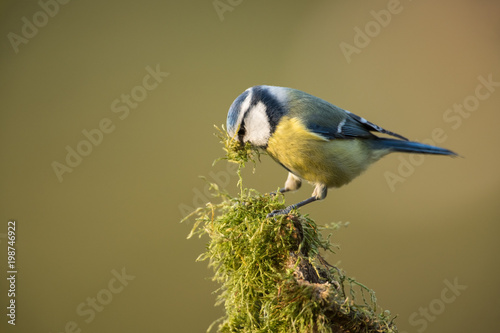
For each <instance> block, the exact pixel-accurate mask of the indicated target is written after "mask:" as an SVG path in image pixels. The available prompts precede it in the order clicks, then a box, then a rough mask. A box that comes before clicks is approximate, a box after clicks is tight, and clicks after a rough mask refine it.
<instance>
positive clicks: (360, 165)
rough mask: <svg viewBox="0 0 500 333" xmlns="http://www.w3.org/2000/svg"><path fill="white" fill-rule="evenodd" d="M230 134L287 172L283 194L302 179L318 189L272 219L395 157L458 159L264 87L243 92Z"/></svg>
mask: <svg viewBox="0 0 500 333" xmlns="http://www.w3.org/2000/svg"><path fill="white" fill-rule="evenodd" d="M227 132H228V134H229V135H230V136H231V137H234V138H236V139H237V140H239V141H240V142H241V143H246V142H249V143H250V144H252V145H254V146H256V147H259V148H262V149H264V150H265V151H266V152H267V153H268V155H269V156H271V157H272V158H273V159H274V160H275V161H276V162H278V163H279V164H281V165H282V166H283V167H284V168H285V169H286V170H288V172H289V173H288V178H287V180H286V182H285V187H283V188H282V189H280V192H282V193H284V192H288V191H295V190H298V189H299V188H300V186H301V184H302V180H306V181H308V182H310V183H311V184H313V185H315V188H314V191H313V193H312V196H311V197H310V198H308V199H306V200H304V201H301V202H299V203H297V204H294V205H291V206H288V207H287V208H285V209H282V210H276V211H273V212H271V213H270V214H269V215H268V216H274V215H279V214H288V213H289V212H290V211H291V210H292V209H295V208H298V207H301V206H304V205H306V204H308V203H311V202H313V201H316V200H322V199H324V198H325V197H326V194H327V191H328V188H332V187H334V188H337V187H341V186H343V185H346V184H348V183H349V182H350V181H351V180H353V179H354V178H356V177H357V176H359V175H360V174H361V173H362V172H363V171H365V170H366V169H367V168H368V166H369V165H370V164H372V163H373V162H375V161H377V160H379V159H380V158H381V157H383V156H385V155H387V154H389V153H392V152H405V153H419V154H436V155H452V156H454V155H456V154H455V153H454V152H452V151H450V150H448V149H444V148H439V147H434V146H430V145H426V144H422V143H417V142H412V141H408V139H406V138H405V137H403V136H401V135H399V134H396V133H394V132H390V131H387V130H385V129H383V128H382V127H380V126H377V125H375V124H373V123H371V122H369V121H367V120H366V119H364V118H361V117H359V116H357V115H355V114H353V113H351V112H349V111H346V110H344V109H341V108H339V107H337V106H335V105H332V104H330V103H328V102H327V101H325V100H323V99H321V98H318V97H315V96H312V95H310V94H307V93H305V92H303V91H300V90H296V89H291V88H284V87H274V86H264V85H262V86H255V87H252V88H249V89H247V90H245V91H244V92H243V93H242V94H241V95H240V96H238V97H237V98H236V99H235V100H234V102H233V103H232V105H231V107H230V108H229V112H228V115H227ZM374 132H375V133H377V132H378V133H382V134H386V135H388V136H392V137H394V138H386V137H379V136H376V135H375V134H373V133H374Z"/></svg>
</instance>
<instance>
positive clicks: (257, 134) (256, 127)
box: [243, 102, 271, 146]
mask: <svg viewBox="0 0 500 333" xmlns="http://www.w3.org/2000/svg"><path fill="white" fill-rule="evenodd" d="M245 129H246V135H245V137H244V138H243V140H244V141H249V142H251V143H252V144H254V145H256V146H266V145H267V141H268V140H269V137H270V136H271V125H270V124H269V119H268V117H267V113H266V106H265V105H264V103H262V102H258V103H257V104H256V105H255V106H254V107H253V108H252V109H250V110H249V111H248V113H247V116H246V117H245Z"/></svg>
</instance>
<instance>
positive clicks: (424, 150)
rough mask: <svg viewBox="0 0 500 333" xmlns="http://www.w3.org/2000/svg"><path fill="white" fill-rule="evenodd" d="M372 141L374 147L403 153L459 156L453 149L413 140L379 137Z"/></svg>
mask: <svg viewBox="0 0 500 333" xmlns="http://www.w3.org/2000/svg"><path fill="white" fill-rule="evenodd" d="M370 143H371V144H372V147H373V149H389V150H391V151H396V152H403V153H416V154H436V155H451V156H458V155H457V154H456V153H454V152H452V151H451V150H448V149H445V148H440V147H435V146H431V145H426V144H423V143H418V142H413V141H404V140H396V139H386V138H378V139H374V140H370Z"/></svg>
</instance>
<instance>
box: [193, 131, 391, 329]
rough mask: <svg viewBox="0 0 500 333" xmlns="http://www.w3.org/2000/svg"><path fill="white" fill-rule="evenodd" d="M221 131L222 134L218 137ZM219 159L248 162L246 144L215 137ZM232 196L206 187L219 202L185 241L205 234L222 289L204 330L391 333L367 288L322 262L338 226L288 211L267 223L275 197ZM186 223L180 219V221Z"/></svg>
mask: <svg viewBox="0 0 500 333" xmlns="http://www.w3.org/2000/svg"><path fill="white" fill-rule="evenodd" d="M223 133H224V132H222V131H221V134H223ZM221 139H222V141H223V143H224V146H225V149H226V152H227V156H226V159H227V160H229V161H231V162H236V163H238V164H239V167H240V169H239V171H241V168H242V167H243V166H244V164H245V163H246V162H247V161H249V160H253V158H254V157H255V156H258V153H255V149H254V148H252V147H241V146H239V147H237V144H235V143H234V140H232V139H231V138H229V137H228V136H227V134H226V135H225V136H224V135H223V136H221ZM238 174H239V180H240V181H239V184H240V193H239V195H238V196H237V197H232V196H230V195H229V194H227V193H226V192H225V191H223V190H221V189H219V188H218V187H217V185H215V184H211V189H212V191H213V193H214V198H218V201H219V202H218V203H208V204H207V205H206V206H205V207H200V208H198V209H197V210H196V211H195V212H193V213H192V214H191V216H195V224H194V227H193V230H192V231H191V233H190V235H189V237H191V236H193V235H199V236H202V235H208V236H209V238H210V240H209V243H208V245H207V250H206V252H205V253H203V254H202V255H200V256H199V258H198V260H207V261H208V262H209V266H210V267H211V268H213V270H214V277H213V279H214V280H215V281H217V282H219V283H220V284H221V287H220V289H219V290H218V291H217V292H218V298H217V304H220V305H224V307H225V316H224V317H223V318H220V319H219V320H217V321H216V322H214V324H213V325H212V327H211V328H213V327H214V326H218V331H220V332H397V329H396V327H395V325H394V323H393V319H394V318H391V316H390V313H389V312H388V311H385V312H381V311H380V310H378V309H377V304H376V299H375V294H374V292H373V291H372V290H370V289H368V288H367V287H365V286H364V285H362V284H360V283H359V282H357V281H355V280H354V279H352V278H350V277H348V276H346V275H345V274H344V272H343V271H342V270H341V269H339V268H337V267H334V266H331V265H329V264H328V263H327V262H326V261H325V260H324V259H323V258H322V257H321V254H320V251H327V252H333V249H334V246H333V245H332V244H331V243H330V240H329V239H330V237H328V238H324V237H323V236H322V230H324V229H330V230H331V231H332V232H333V231H334V230H336V229H337V228H338V227H339V224H332V225H330V226H328V227H320V226H318V225H316V223H315V222H314V221H313V220H312V219H310V218H309V217H308V216H304V215H301V214H300V213H299V212H298V211H293V212H292V213H291V214H289V215H286V216H277V217H273V218H267V217H266V215H267V214H268V213H269V212H271V211H272V210H275V209H282V208H284V207H285V204H284V198H283V196H282V195H275V196H271V195H269V194H266V195H262V194H259V193H257V192H256V191H254V190H248V189H245V188H243V185H242V182H241V173H240V172H238ZM187 218H189V216H188V217H186V219H187Z"/></svg>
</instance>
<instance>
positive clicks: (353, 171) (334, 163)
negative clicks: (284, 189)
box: [267, 116, 387, 187]
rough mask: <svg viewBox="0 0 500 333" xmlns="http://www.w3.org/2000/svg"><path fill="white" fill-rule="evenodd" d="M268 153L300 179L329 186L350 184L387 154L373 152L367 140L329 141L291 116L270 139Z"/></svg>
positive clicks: (278, 127) (281, 122)
mask: <svg viewBox="0 0 500 333" xmlns="http://www.w3.org/2000/svg"><path fill="white" fill-rule="evenodd" d="M267 152H268V153H269V155H271V157H273V158H274V159H275V160H277V161H278V162H279V163H281V164H282V165H283V166H284V167H285V168H287V169H288V170H289V171H291V172H292V173H294V174H295V175H297V176H299V177H300V178H302V179H305V180H307V181H309V182H311V183H315V184H317V183H320V184H325V185H327V186H328V187H340V186H342V185H345V184H347V183H349V182H350V181H351V180H352V179H353V178H355V177H356V176H358V175H359V174H361V173H362V172H363V171H364V170H366V168H367V167H368V166H369V165H370V164H371V163H373V162H375V161H377V160H378V159H379V158H380V157H382V156H384V155H386V154H387V151H380V150H379V151H373V150H371V149H370V148H369V145H368V144H367V143H366V142H365V141H363V139H333V140H329V139H326V138H324V137H322V136H320V135H318V134H315V133H313V132H311V131H309V130H308V129H307V128H306V126H304V124H303V123H302V122H301V121H300V120H299V119H297V118H290V117H287V116H285V117H283V118H282V119H281V120H280V122H279V124H278V126H277V127H276V131H275V132H274V133H273V135H272V136H271V138H270V139H269V142H268V146H267Z"/></svg>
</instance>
